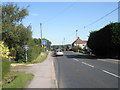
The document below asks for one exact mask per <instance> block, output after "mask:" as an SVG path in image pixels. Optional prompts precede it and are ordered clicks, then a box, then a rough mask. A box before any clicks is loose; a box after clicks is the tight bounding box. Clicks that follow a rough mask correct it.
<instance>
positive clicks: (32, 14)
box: [30, 13, 39, 16]
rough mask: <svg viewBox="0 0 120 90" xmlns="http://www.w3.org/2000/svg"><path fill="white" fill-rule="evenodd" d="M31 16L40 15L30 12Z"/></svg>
mask: <svg viewBox="0 0 120 90" xmlns="http://www.w3.org/2000/svg"><path fill="white" fill-rule="evenodd" d="M30 15H31V16H39V14H37V13H30Z"/></svg>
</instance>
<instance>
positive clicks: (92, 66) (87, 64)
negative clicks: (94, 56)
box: [82, 62, 94, 68]
mask: <svg viewBox="0 0 120 90" xmlns="http://www.w3.org/2000/svg"><path fill="white" fill-rule="evenodd" d="M82 63H83V64H85V65H88V66H90V67H93V68H94V66H93V65H90V64H87V63H85V62H82Z"/></svg>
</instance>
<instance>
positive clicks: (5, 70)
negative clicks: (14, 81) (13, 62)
mask: <svg viewBox="0 0 120 90" xmlns="http://www.w3.org/2000/svg"><path fill="white" fill-rule="evenodd" d="M9 70H10V61H9V60H8V59H5V58H3V59H2V78H4V76H5V75H6V74H7V73H8V72H9Z"/></svg>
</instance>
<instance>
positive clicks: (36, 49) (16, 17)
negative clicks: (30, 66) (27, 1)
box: [0, 3, 51, 62]
mask: <svg viewBox="0 0 120 90" xmlns="http://www.w3.org/2000/svg"><path fill="white" fill-rule="evenodd" d="M28 8H29V6H27V7H24V8H20V7H19V6H18V5H17V4H14V3H7V4H3V5H2V16H0V19H2V32H0V35H2V41H4V43H5V46H7V47H8V49H9V51H10V54H9V56H11V59H12V60H14V61H17V62H24V61H25V50H24V49H23V47H22V46H23V45H29V47H30V48H29V50H28V52H27V53H28V61H29V62H30V61H32V60H34V59H35V58H36V57H37V56H38V55H39V54H40V53H41V51H42V48H41V39H37V38H33V37H32V31H31V30H32V26H31V25H29V26H24V25H23V23H22V20H23V19H24V18H25V17H26V16H28V15H29V12H28V10H27V9H28ZM44 40H47V39H45V38H44ZM50 44H51V42H50V41H49V40H47V46H50Z"/></svg>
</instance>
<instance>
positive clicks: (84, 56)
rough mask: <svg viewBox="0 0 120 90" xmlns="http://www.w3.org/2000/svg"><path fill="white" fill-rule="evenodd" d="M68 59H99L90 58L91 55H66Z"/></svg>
mask: <svg viewBox="0 0 120 90" xmlns="http://www.w3.org/2000/svg"><path fill="white" fill-rule="evenodd" d="M65 56H66V57H67V58H80V59H98V58H97V57H96V56H90V55H80V54H71V55H65Z"/></svg>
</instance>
